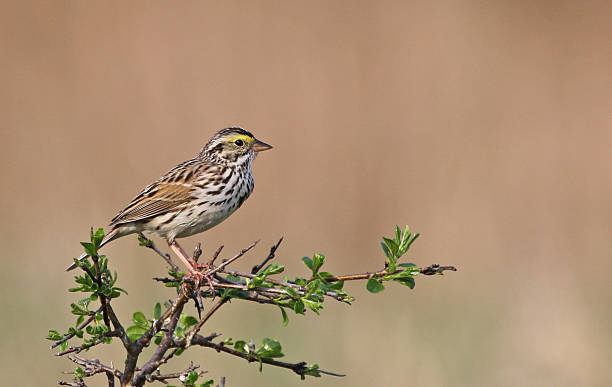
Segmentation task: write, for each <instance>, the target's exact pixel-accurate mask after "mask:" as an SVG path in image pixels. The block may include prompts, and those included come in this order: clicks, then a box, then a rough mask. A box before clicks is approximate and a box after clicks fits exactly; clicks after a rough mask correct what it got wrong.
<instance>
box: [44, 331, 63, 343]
mask: <svg viewBox="0 0 612 387" xmlns="http://www.w3.org/2000/svg"><path fill="white" fill-rule="evenodd" d="M61 338H62V335H60V333H59V332H58V331H56V330H54V329H49V334H48V335H47V340H52V341H57V340H61Z"/></svg>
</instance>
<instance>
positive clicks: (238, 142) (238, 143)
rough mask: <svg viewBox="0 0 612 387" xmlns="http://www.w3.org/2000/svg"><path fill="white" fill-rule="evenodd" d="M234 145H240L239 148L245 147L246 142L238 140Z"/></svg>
mask: <svg viewBox="0 0 612 387" xmlns="http://www.w3.org/2000/svg"><path fill="white" fill-rule="evenodd" d="M234 144H236V145H238V146H243V145H244V141H242V140H236V141H234Z"/></svg>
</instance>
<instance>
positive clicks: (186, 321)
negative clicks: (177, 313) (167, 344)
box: [180, 314, 198, 329]
mask: <svg viewBox="0 0 612 387" xmlns="http://www.w3.org/2000/svg"><path fill="white" fill-rule="evenodd" d="M180 320H181V326H182V327H183V329H188V328H189V327H192V326H194V325H196V324H197V323H198V319H197V318H195V317H193V316H189V315H186V314H183V315H181V317H180Z"/></svg>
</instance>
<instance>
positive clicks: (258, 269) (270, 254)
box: [251, 237, 283, 274]
mask: <svg viewBox="0 0 612 387" xmlns="http://www.w3.org/2000/svg"><path fill="white" fill-rule="evenodd" d="M282 241H283V237H281V239H279V240H278V242H276V244H275V245H274V246H272V247H270V253H269V254H268V256H267V257H266V259H264V260H263V262H262V263H260V264H259V265H255V266H253V268H252V269H251V274H257V272H259V271H260V270H261V269H262V268H263V267H264V266H265V265H266V263H268V261H270V260H271V259H273V258H274V253H275V252H276V249H278V246H280V244H281V242H282Z"/></svg>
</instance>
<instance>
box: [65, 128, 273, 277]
mask: <svg viewBox="0 0 612 387" xmlns="http://www.w3.org/2000/svg"><path fill="white" fill-rule="evenodd" d="M271 148H272V146H271V145H268V144H266V143H265V142H263V141H260V140H258V139H256V138H255V136H253V134H252V133H250V132H248V131H247V130H245V129H243V128H241V127H239V126H232V127H228V128H225V129H221V130H220V131H219V132H217V133H216V134H215V135H214V136H213V137H212V138H211V139H210V140H209V141H208V142H207V143H206V144H205V145H204V147H203V148H202V150H201V151H200V152H199V153H198V155H197V156H196V157H194V158H192V159H189V160H187V161H185V162H182V163H180V164H178V165H177V166H176V167H174V168H172V169H171V170H170V171H168V172H167V173H165V174H164V175H163V176H162V177H160V178H159V179H158V180H156V181H155V182H153V183H151V184H150V185H148V186H147V187H146V188H145V189H143V190H142V191H141V192H140V193H139V194H138V195H137V196H136V197H135V198H134V199H133V200H132V201H131V202H130V203H129V204H128V205H127V206H126V207H125V208H124V209H123V210H122V211H120V212H119V213H118V214H117V216H115V217H114V218H113V219H112V220H111V223H110V225H109V226H110V227H111V231H110V232H109V233H107V234H106V235H105V236H104V239H103V240H102V242H101V243H100V247H102V246H104V245H106V244H107V243H109V242H111V241H114V240H115V239H117V238H121V237H123V236H126V235H130V234H134V233H143V232H147V233H149V234H154V235H157V236H159V237H161V238H164V239H165V240H166V242H167V243H168V246H169V247H170V249H171V250H172V251H173V252H174V253H175V254H176V255H177V256H178V258H179V259H180V260H181V261H182V262H183V263H184V264H185V265H186V266H187V269H188V271H189V274H191V275H198V274H199V275H200V277H201V273H200V272H199V271H198V270H196V269H197V267H198V264H197V263H196V262H195V261H194V260H193V259H191V258H189V256H188V255H187V254H186V253H185V250H183V248H182V247H181V246H180V245H179V244H178V242H177V241H176V239H177V238H184V237H188V236H191V235H194V234H197V233H200V232H203V231H206V230H209V229H211V228H212V227H214V226H216V225H218V224H219V223H221V222H223V221H224V220H225V219H227V218H228V217H229V216H230V215H231V214H233V213H234V211H236V210H237V209H238V208H239V207H240V206H241V205H242V204H243V203H244V201H245V200H246V199H247V198H248V197H249V196H250V194H251V192H253V188H254V184H255V182H254V180H253V173H252V165H253V161H254V160H255V157H256V156H257V154H258V153H259V152H262V151H265V150H268V149H271ZM87 257H88V255H87V254H83V255H81V256H80V257H79V258H78V259H79V260H80V261H82V260H84V259H85V258H87ZM77 266H78V265H77V263H76V262H75V263H74V264H73V265H71V266H70V267H68V268H67V269H66V270H67V271H69V270H72V269H74V268H76V267H77Z"/></svg>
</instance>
